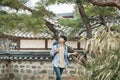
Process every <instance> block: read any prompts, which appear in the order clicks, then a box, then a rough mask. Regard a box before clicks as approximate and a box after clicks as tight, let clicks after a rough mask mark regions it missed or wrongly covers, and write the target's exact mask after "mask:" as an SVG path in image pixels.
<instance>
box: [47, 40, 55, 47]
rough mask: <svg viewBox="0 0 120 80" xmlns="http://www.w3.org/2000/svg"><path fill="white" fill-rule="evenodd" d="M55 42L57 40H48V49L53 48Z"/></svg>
mask: <svg viewBox="0 0 120 80" xmlns="http://www.w3.org/2000/svg"><path fill="white" fill-rule="evenodd" d="M54 42H55V40H48V48H52V46H53V43H54Z"/></svg>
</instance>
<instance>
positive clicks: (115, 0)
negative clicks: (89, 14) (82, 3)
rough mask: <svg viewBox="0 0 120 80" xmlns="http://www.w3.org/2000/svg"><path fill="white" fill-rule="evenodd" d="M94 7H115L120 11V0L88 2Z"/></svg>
mask: <svg viewBox="0 0 120 80" xmlns="http://www.w3.org/2000/svg"><path fill="white" fill-rule="evenodd" d="M88 1H89V2H90V3H92V4H93V5H97V6H114V7H117V8H118V9H120V0H88Z"/></svg>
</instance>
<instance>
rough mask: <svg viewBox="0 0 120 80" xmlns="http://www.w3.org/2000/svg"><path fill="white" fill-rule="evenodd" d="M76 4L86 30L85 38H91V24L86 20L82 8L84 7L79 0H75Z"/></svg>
mask: <svg viewBox="0 0 120 80" xmlns="http://www.w3.org/2000/svg"><path fill="white" fill-rule="evenodd" d="M76 4H77V6H78V9H79V13H80V15H81V17H82V20H83V22H84V24H85V26H86V30H87V38H92V29H91V25H90V23H89V21H88V18H87V16H86V14H85V10H84V7H83V4H82V2H81V1H80V0H76Z"/></svg>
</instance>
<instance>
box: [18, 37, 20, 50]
mask: <svg viewBox="0 0 120 80" xmlns="http://www.w3.org/2000/svg"><path fill="white" fill-rule="evenodd" d="M18 50H20V39H18Z"/></svg>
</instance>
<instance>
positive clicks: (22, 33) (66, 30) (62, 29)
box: [4, 18, 120, 38]
mask: <svg viewBox="0 0 120 80" xmlns="http://www.w3.org/2000/svg"><path fill="white" fill-rule="evenodd" d="M46 20H47V21H48V22H50V23H51V24H53V25H54V26H53V27H54V28H55V29H56V30H57V31H58V32H59V35H61V34H65V35H69V34H70V31H71V30H72V28H71V27H68V26H62V25H60V24H58V22H57V21H56V20H52V19H48V18H46ZM99 22H100V21H99ZM118 23H120V20H119V19H118V18H115V19H114V20H113V19H112V20H109V24H110V25H114V24H118ZM91 25H92V27H96V26H100V24H99V23H97V22H92V23H91ZM85 30H86V29H85V28H84V29H82V30H81V29H79V31H78V33H76V34H75V35H74V37H73V38H75V37H79V36H80V35H82V36H85V35H86V31H85ZM82 31H83V32H82ZM81 32H82V34H80V33H81ZM4 34H5V35H11V36H13V37H23V38H53V35H54V34H53V33H52V32H51V31H50V30H44V31H41V32H40V33H38V34H36V35H35V34H34V33H33V32H26V30H25V29H22V30H15V31H10V32H5V33H4Z"/></svg>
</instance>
